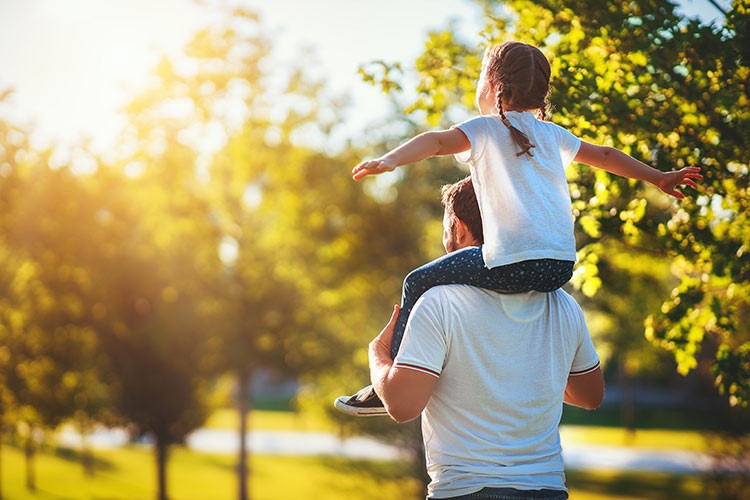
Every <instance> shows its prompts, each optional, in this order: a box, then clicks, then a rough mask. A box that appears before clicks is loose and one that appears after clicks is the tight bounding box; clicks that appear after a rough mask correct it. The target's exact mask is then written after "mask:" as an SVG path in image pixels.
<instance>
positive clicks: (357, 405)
mask: <svg viewBox="0 0 750 500" xmlns="http://www.w3.org/2000/svg"><path fill="white" fill-rule="evenodd" d="M333 405H334V406H335V407H336V409H337V410H339V411H341V412H344V413H346V414H347V415H351V416H353V417H377V416H379V415H388V412H387V411H385V406H383V402H382V401H381V400H380V398H379V397H378V395H377V394H375V389H373V387H372V386H371V385H368V386H367V387H365V388H364V389H360V390H359V391H358V392H357V394H355V395H354V396H341V397H340V398H336V401H334V402H333Z"/></svg>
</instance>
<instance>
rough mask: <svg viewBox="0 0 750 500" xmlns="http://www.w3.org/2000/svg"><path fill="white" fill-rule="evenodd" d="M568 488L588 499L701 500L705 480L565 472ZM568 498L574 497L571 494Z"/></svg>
mask: <svg viewBox="0 0 750 500" xmlns="http://www.w3.org/2000/svg"><path fill="white" fill-rule="evenodd" d="M565 475H566V477H567V484H568V487H569V488H570V489H571V491H572V492H573V493H576V492H578V493H587V494H589V495H592V496H598V495H601V496H602V497H611V496H614V495H620V496H625V497H629V498H638V499H644V500H646V499H650V500H674V499H676V498H679V499H680V500H699V499H700V500H703V499H705V498H706V497H705V492H704V491H705V489H704V488H705V482H706V480H707V479H706V478H705V477H703V476H697V475H685V474H679V475H678V474H666V473H659V472H617V471H582V470H568V471H566V473H565ZM571 498H575V495H574V494H572V495H571Z"/></svg>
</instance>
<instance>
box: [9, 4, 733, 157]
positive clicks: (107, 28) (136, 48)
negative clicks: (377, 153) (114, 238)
mask: <svg viewBox="0 0 750 500" xmlns="http://www.w3.org/2000/svg"><path fill="white" fill-rule="evenodd" d="M244 1H245V3H246V4H247V5H250V6H252V7H254V8H255V9H256V10H258V11H259V12H260V13H261V15H262V18H263V24H264V26H265V27H266V28H267V30H269V31H270V33H271V34H272V36H273V46H274V50H278V53H279V55H280V56H281V57H282V58H284V57H286V58H289V57H291V56H292V55H293V54H299V51H300V50H301V49H302V48H303V47H307V48H311V49H313V50H314V52H315V54H317V57H318V58H319V60H320V63H321V65H322V66H323V67H324V68H325V70H326V71H327V73H328V74H329V76H330V83H331V86H332V87H333V88H334V89H336V90H339V91H342V92H347V93H349V94H350V95H352V96H353V98H354V107H353V108H352V110H351V111H350V117H351V118H350V123H351V126H352V128H353V129H357V128H359V129H361V128H362V127H364V125H365V124H366V123H368V122H369V121H371V120H374V119H376V118H378V115H380V116H382V115H383V113H384V111H385V107H384V103H385V101H384V98H383V97H382V95H381V94H380V93H379V91H377V90H376V89H374V88H372V87H370V86H369V85H368V84H365V83H363V82H362V81H361V79H360V77H359V76H358V75H357V68H358V66H359V65H360V64H363V63H366V62H368V61H372V60H376V59H383V60H386V61H391V62H396V61H401V62H408V61H411V60H413V59H414V57H415V56H417V55H418V54H419V53H420V52H421V49H422V47H423V43H424V39H425V36H426V34H427V32H428V31H429V30H431V29H436V28H441V27H445V26H446V25H447V23H448V20H450V19H453V20H455V21H456V22H457V25H456V26H457V29H459V30H460V31H461V32H462V33H464V34H465V37H467V38H469V39H471V38H470V37H473V36H476V35H475V33H476V28H477V26H479V22H480V18H479V11H478V9H477V7H476V6H475V5H474V3H472V2H471V1H469V0H377V1H374V0H371V1H366V0H316V1H310V0H244ZM679 3H680V4H681V5H682V8H683V11H684V12H685V13H687V14H688V15H691V16H695V15H698V16H700V17H701V18H702V19H704V20H713V19H718V18H720V16H719V12H718V11H717V10H716V9H715V8H714V7H713V6H711V5H710V4H709V3H708V0H680V1H679ZM719 3H720V4H722V5H727V4H729V1H728V0H721V1H720V2H719ZM200 9H201V8H200V7H198V6H197V5H196V4H195V3H194V2H193V0H0V89H4V88H7V87H13V88H14V89H15V91H16V92H15V94H14V98H13V101H12V110H13V117H14V118H16V119H19V120H22V121H24V122H29V123H32V124H33V125H34V128H35V129H36V130H37V136H36V139H37V140H38V141H40V142H42V143H45V142H48V141H50V140H61V141H72V140H74V139H75V138H77V137H81V136H88V137H91V138H92V139H94V143H93V146H94V148H95V149H97V150H103V149H106V148H107V146H108V145H109V144H111V143H112V141H113V138H114V135H115V133H116V130H117V129H118V126H119V124H118V118H117V111H118V107H119V106H121V105H122V104H123V103H124V102H126V101H127V97H128V95H129V94H128V93H129V91H132V90H133V89H137V88H138V87H139V86H140V85H142V84H143V82H144V81H145V78H146V75H147V74H148V72H149V70H150V68H151V67H152V65H153V64H154V62H155V60H156V59H157V57H158V55H159V54H161V53H164V52H167V53H174V52H176V51H178V50H179V49H180V48H181V47H182V45H183V44H184V43H185V42H186V41H187V40H188V39H189V37H190V35H191V34H192V33H193V32H194V31H195V29H196V27H197V26H200V22H201V20H202V18H203V17H204V15H205V14H203V13H202V11H201V10H200Z"/></svg>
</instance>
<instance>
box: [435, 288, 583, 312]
mask: <svg viewBox="0 0 750 500" xmlns="http://www.w3.org/2000/svg"><path fill="white" fill-rule="evenodd" d="M421 300H422V302H425V303H428V304H430V305H432V306H435V305H438V304H440V305H443V306H446V305H447V306H455V307H457V308H463V307H462V306H463V305H469V306H475V307H483V305H484V304H495V305H503V307H504V308H505V307H506V306H508V305H512V306H515V307H535V308H538V307H544V308H550V309H557V310H561V311H562V312H565V313H568V314H575V315H579V314H583V310H582V309H581V306H580V305H579V304H578V302H577V301H576V300H575V299H574V298H573V296H571V295H570V294H569V293H568V292H566V291H565V290H563V289H562V288H558V289H557V290H554V291H552V292H528V293H520V294H504V293H499V292H493V291H491V290H486V289H484V288H479V287H476V286H472V285H461V284H454V285H439V286H436V287H432V288H430V289H429V290H427V291H426V292H425V293H424V295H422V299H421Z"/></svg>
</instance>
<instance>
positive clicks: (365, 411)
mask: <svg viewBox="0 0 750 500" xmlns="http://www.w3.org/2000/svg"><path fill="white" fill-rule="evenodd" d="M347 399H349V398H348V397H340V398H336V400H335V401H334V402H333V406H335V407H336V409H337V410H338V411H340V412H342V413H346V414H347V415H351V416H352V417H380V416H387V415H388V412H387V411H385V408H357V407H356V406H350V405H348V404H346V400H347Z"/></svg>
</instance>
